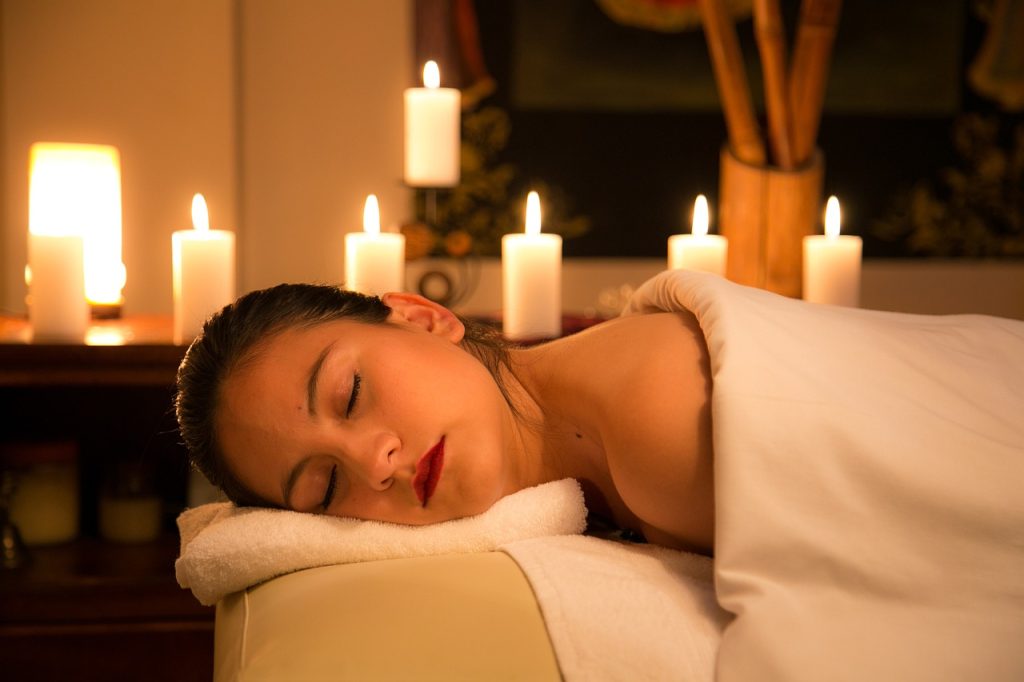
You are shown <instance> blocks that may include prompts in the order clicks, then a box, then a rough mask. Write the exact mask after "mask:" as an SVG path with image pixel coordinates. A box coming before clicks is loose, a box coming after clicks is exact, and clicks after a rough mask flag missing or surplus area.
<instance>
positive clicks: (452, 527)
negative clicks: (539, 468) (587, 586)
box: [174, 479, 587, 605]
mask: <svg viewBox="0 0 1024 682" xmlns="http://www.w3.org/2000/svg"><path fill="white" fill-rule="evenodd" d="M586 516H587V510H586V507H585V506H584V503H583V493H582V491H581V490H580V486H579V484H578V483H577V482H576V481H574V480H573V479H563V480H561V481H554V482H551V483H546V484H544V485H539V486H536V487H533V488H527V489H526V490H521V491H519V492H517V493H515V494H513V495H509V496H508V497H505V498H503V499H501V500H499V501H498V502H497V503H495V504H494V506H492V507H491V508H490V509H488V510H487V511H485V512H484V513H482V514H480V515H478V516H473V517H469V518H464V519H457V520H454V521H448V522H445V523H439V524H435V525H431V526H403V525H398V524H392V523H381V522H378V521H359V520H356V519H345V518H338V517H334V516H319V515H313V514H303V513H299V512H292V511H283V510H279V509H259V508H239V507H236V506H234V505H233V504H231V503H229V502H219V503H213V504H205V505H202V506H200V507H196V508H194V509H187V510H185V511H184V512H182V514H181V515H180V516H179V517H178V529H179V531H180V533H181V556H179V557H178V560H177V561H176V562H175V564H174V568H175V574H176V576H177V579H178V584H179V585H181V586H182V587H183V588H190V589H191V590H192V593H193V594H194V595H195V596H196V599H198V600H199V601H200V602H201V603H203V604H206V605H211V604H215V603H217V601H218V600H219V599H220V598H221V597H223V596H225V595H227V594H230V593H231V592H236V591H238V590H242V589H245V588H247V587H250V586H252V585H255V584H257V583H261V582H263V581H265V580H269V579H270V578H273V577H274V576H278V575H282V574H285V573H291V572H293V571H299V570H302V569H305V568H312V567H314V566H326V565H329V564H344V563H352V562H356V561H370V560H373V559H394V558H398V557H409V556H424V555H429V554H455V553H460V552H485V551H491V550H495V549H497V548H498V547H500V546H502V545H506V544H508V543H510V542H515V541H517V540H525V539H529V538H536V537H544V536H551V535H569V534H578V533H582V532H583V530H584V528H585V527H586Z"/></svg>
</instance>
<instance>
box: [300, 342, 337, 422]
mask: <svg viewBox="0 0 1024 682" xmlns="http://www.w3.org/2000/svg"><path fill="white" fill-rule="evenodd" d="M332 348H334V344H333V343H330V344H328V345H327V347H326V348H324V349H323V350H322V351H320V355H318V356H317V358H316V360H315V361H314V362H313V366H312V367H310V368H309V379H307V380H306V409H308V410H309V413H310V414H311V415H316V389H317V382H319V381H320V369H321V368H322V367H323V366H324V361H325V360H326V359H327V356H328V355H330V353H331V349H332Z"/></svg>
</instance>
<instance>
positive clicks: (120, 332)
mask: <svg viewBox="0 0 1024 682" xmlns="http://www.w3.org/2000/svg"><path fill="white" fill-rule="evenodd" d="M130 336H131V334H130V333H129V332H127V331H126V330H124V329H121V328H119V327H100V326H95V325H94V326H92V327H89V329H88V331H86V332H85V345H87V346H123V345H125V344H126V343H128V340H129V338H130Z"/></svg>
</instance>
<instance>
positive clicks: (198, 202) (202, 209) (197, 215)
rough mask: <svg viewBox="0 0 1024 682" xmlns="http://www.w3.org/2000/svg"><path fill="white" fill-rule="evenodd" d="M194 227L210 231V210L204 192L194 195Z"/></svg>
mask: <svg viewBox="0 0 1024 682" xmlns="http://www.w3.org/2000/svg"><path fill="white" fill-rule="evenodd" d="M192 227H193V229H196V230H198V231H200V232H209V231H210V211H209V210H208V209H207V208H206V199H205V198H203V195H202V194H196V195H195V196H193V197H192Z"/></svg>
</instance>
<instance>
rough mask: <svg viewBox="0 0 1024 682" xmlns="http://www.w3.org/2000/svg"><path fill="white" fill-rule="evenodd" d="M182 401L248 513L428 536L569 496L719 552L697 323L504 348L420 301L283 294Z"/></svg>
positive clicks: (649, 324) (252, 317) (235, 324)
mask: <svg viewBox="0 0 1024 682" xmlns="http://www.w3.org/2000/svg"><path fill="white" fill-rule="evenodd" d="M178 385H179V391H178V398H177V413H178V419H179V423H180V429H181V434H182V436H183V438H184V440H185V442H186V443H187V445H188V447H189V450H190V452H191V455H192V458H193V460H194V462H195V463H196V465H197V466H198V467H199V469H201V470H202V471H203V472H204V473H205V474H206V475H207V477H208V478H209V479H210V480H211V481H212V482H214V483H215V484H217V485H219V486H221V487H222V488H223V490H224V491H225V493H226V494H227V495H228V497H229V498H230V499H231V500H232V501H234V502H235V503H236V504H238V505H240V506H268V507H279V508H285V509H292V510H297V511H302V512H310V513H317V514H330V515H336V516H346V517H355V518H360V519H369V520H379V521H389V522H394V523H401V524H411V525H423V524H431V523H437V522H440V521H446V520H449V519H455V518H460V517H465V516H472V515H476V514H479V513H481V512H483V511H485V510H486V509H488V508H489V507H490V506H491V505H492V504H494V503H495V502H496V501H497V500H498V499H500V498H502V497H504V496H506V495H509V494H511V493H514V492H516V491H518V490H522V489H525V488H529V487H532V486H535V485H539V484H541V483H545V482H548V481H554V480H559V479H563V478H575V479H577V480H579V481H580V482H581V485H583V487H584V491H585V497H586V503H587V508H588V509H589V510H590V511H591V512H592V513H596V514H598V515H601V516H604V517H606V518H608V519H610V520H612V521H614V523H615V524H617V525H618V526H619V527H621V528H623V529H633V530H635V531H638V532H642V533H643V534H644V535H645V536H646V537H647V539H648V540H650V541H652V542H657V543H661V544H664V545H666V546H669V547H677V548H688V549H695V550H698V551H700V552H704V553H710V552H711V551H712V544H713V541H712V538H713V529H714V511H713V491H712V467H711V460H712V446H711V412H710V406H709V397H710V394H711V378H710V375H709V366H708V352H707V347H706V345H705V343H704V336H703V335H702V334H701V332H700V329H699V327H698V325H697V322H696V319H695V318H694V316H693V315H692V314H690V313H686V312H679V313H660V314H652V315H642V316H634V317H624V318H620V319H616V320H613V321H610V322H608V323H606V324H603V325H600V326H598V327H596V328H593V329H591V330H588V331H586V332H584V333H582V334H577V335H574V336H570V337H567V338H564V339H560V340H557V341H553V342H551V343H548V344H546V345H543V346H539V347H533V348H510V347H506V346H505V345H504V344H503V343H502V342H501V340H500V337H499V336H498V335H497V334H496V333H495V332H493V331H492V330H491V329H490V328H488V327H484V326H482V325H478V324H473V323H469V322H465V321H463V320H460V319H459V318H458V317H456V316H455V315H454V314H453V313H452V312H450V311H449V310H447V309H445V308H443V307H442V306H440V305H437V304H436V303H433V302H431V301H429V300H427V299H425V298H423V297H420V296H417V295H414V294H408V293H391V294H386V295H384V296H382V297H381V298H375V297H366V296H362V295H359V294H356V293H352V292H347V291H342V290H339V289H336V288H334V287H329V286H314V285H305V284H287V285H280V286H277V287H273V288H270V289H267V290H264V291H257V292H253V293H250V294H247V295H246V296H243V297H242V298H241V299H239V300H238V301H237V302H236V303H234V304H233V305H231V306H228V307H226V308H225V309H224V310H223V311H222V312H221V313H220V314H219V315H216V316H215V317H214V318H213V319H211V320H210V321H209V322H208V323H207V324H206V326H205V329H204V332H203V335H202V337H201V338H200V339H199V340H198V341H196V343H195V344H193V346H192V347H191V348H190V349H189V352H188V356H187V358H186V360H185V361H184V362H183V364H182V366H181V370H180V372H179V378H178Z"/></svg>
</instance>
